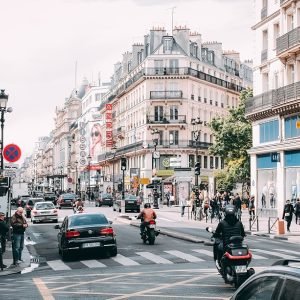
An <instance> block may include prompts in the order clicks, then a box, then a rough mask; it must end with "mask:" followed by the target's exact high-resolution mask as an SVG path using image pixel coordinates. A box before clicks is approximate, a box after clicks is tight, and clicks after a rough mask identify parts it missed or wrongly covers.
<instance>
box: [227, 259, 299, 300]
mask: <svg viewBox="0 0 300 300" xmlns="http://www.w3.org/2000/svg"><path fill="white" fill-rule="evenodd" d="M230 299H231V300H250V299H263V300H268V299H270V300H298V299H300V260H290V261H289V260H281V261H278V262H276V263H275V264H274V265H273V266H272V267H269V268H267V269H266V270H264V271H262V272H260V273H258V274H256V275H253V276H251V277H250V278H249V279H248V280H247V281H246V282H245V283H243V284H242V285H241V286H240V287H239V289H238V290H237V291H236V292H235V293H234V295H233V296H232V297H231V298H230Z"/></svg>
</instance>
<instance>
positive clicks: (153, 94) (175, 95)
mask: <svg viewBox="0 0 300 300" xmlns="http://www.w3.org/2000/svg"><path fill="white" fill-rule="evenodd" d="M182 96H183V93H182V91H179V90H178V91H150V99H182Z"/></svg>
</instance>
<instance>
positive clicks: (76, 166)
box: [74, 160, 78, 195]
mask: <svg viewBox="0 0 300 300" xmlns="http://www.w3.org/2000/svg"><path fill="white" fill-rule="evenodd" d="M74 164H75V194H76V195H78V161H77V160H76V161H75V162H74Z"/></svg>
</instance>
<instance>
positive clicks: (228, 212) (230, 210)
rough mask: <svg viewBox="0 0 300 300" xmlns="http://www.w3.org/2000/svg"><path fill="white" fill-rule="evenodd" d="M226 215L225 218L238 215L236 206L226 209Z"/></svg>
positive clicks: (229, 206)
mask: <svg viewBox="0 0 300 300" xmlns="http://www.w3.org/2000/svg"><path fill="white" fill-rule="evenodd" d="M224 213H225V217H227V216H235V213H236V211H235V206H233V205H227V206H226V207H225V211H224Z"/></svg>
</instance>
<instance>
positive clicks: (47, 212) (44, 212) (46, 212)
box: [41, 211, 50, 215]
mask: <svg viewBox="0 0 300 300" xmlns="http://www.w3.org/2000/svg"><path fill="white" fill-rule="evenodd" d="M41 213H42V214H44V215H46V214H49V213H50V211H42V212H41Z"/></svg>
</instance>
